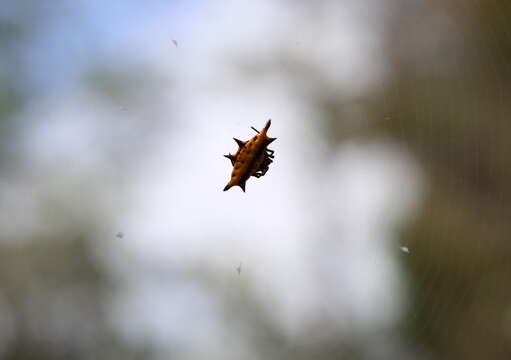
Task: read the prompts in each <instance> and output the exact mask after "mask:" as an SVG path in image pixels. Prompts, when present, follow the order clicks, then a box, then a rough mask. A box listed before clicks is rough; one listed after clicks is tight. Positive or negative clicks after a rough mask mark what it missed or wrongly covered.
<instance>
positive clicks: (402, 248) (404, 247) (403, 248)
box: [400, 246, 410, 254]
mask: <svg viewBox="0 0 511 360" xmlns="http://www.w3.org/2000/svg"><path fill="white" fill-rule="evenodd" d="M400 249H401V251H402V252H405V253H407V254H409V253H410V249H408V248H407V247H406V246H401V247H400Z"/></svg>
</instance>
